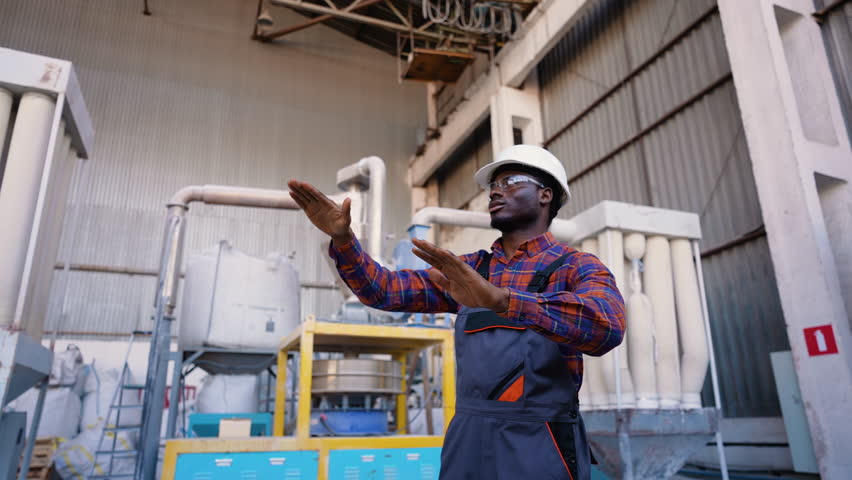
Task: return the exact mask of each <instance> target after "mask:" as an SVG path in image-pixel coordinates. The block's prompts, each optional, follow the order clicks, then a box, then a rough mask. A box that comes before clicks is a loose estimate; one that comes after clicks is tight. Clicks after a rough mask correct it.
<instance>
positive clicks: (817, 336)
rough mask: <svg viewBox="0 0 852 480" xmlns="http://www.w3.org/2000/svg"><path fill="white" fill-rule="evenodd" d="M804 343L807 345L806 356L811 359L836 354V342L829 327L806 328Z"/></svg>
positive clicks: (832, 330)
mask: <svg viewBox="0 0 852 480" xmlns="http://www.w3.org/2000/svg"><path fill="white" fill-rule="evenodd" d="M805 343H806V344H807V345H808V355H810V356H812V357H815V356H817V355H828V354H830V353H837V341H836V340H835V339H834V329H832V328H831V325H822V326H820V327H811V328H806V329H805Z"/></svg>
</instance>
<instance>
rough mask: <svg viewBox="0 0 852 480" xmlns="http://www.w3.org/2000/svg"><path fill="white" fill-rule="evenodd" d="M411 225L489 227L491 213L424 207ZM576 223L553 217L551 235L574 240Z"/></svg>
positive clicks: (564, 239) (563, 239)
mask: <svg viewBox="0 0 852 480" xmlns="http://www.w3.org/2000/svg"><path fill="white" fill-rule="evenodd" d="M411 223H412V224H413V225H431V224H440V225H453V226H457V227H470V228H485V229H490V228H491V215H489V214H488V213H484V212H471V211H470V210H458V209H455V208H444V207H424V208H421V209H420V210H418V211H417V213H415V214H414V217H413V218H412V219H411ZM576 231H577V225H576V224H575V223H574V222H572V221H570V220H563V219H560V218H555V219H553V223H552V224H551V225H550V232H551V233H553V236H554V237H555V238H556V239H557V240H559V241H561V242H566V243H571V242H572V241H573V240H574V235H575V232H576Z"/></svg>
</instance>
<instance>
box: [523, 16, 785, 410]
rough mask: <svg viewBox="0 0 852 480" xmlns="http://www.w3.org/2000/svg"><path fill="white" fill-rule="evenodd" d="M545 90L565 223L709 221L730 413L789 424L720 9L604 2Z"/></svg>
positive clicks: (775, 307) (771, 293) (545, 71)
mask: <svg viewBox="0 0 852 480" xmlns="http://www.w3.org/2000/svg"><path fill="white" fill-rule="evenodd" d="M539 78H540V82H541V86H542V110H543V117H544V125H545V127H544V128H545V137H547V138H548V141H547V145H548V147H549V148H550V149H551V150H552V151H553V152H554V153H555V154H556V155H557V156H558V157H559V158H561V159H562V160H563V162H565V165H566V168H567V170H568V176H569V178H570V179H571V180H570V182H571V187H572V190H573V193H574V196H573V200H572V203H571V204H570V205H568V206H567V208H565V209H563V211H562V212H561V214H560V216H561V217H565V218H567V217H570V216H572V215H575V214H576V213H578V212H580V211H582V210H584V209H586V208H588V207H591V206H592V205H594V204H596V203H598V202H600V201H602V200H619V201H625V202H631V203H637V204H644V205H652V206H656V207H663V208H673V209H678V210H687V211H692V212H696V213H698V214H700V216H701V224H702V228H703V232H704V238H703V240H702V248H703V249H704V250H705V251H708V253H710V255H708V257H707V258H706V259H705V261H704V269H705V277H706V280H707V293H708V302H709V303H710V310H711V312H710V313H711V322H712V330H713V332H712V333H713V337H714V340H715V342H716V357H717V359H718V361H719V369H720V376H721V390H722V399H723V402H724V405H723V406H724V410H725V414H726V415H727V416H729V417H743V416H776V415H780V409H779V405H778V399H777V394H776V391H775V386H774V384H773V381H772V370H771V364H770V360H769V353H770V352H773V351H777V350H786V349H788V348H789V346H788V342H787V334H786V328H785V324H784V319H783V315H782V312H781V307H780V302H779V299H778V292H777V289H776V286H775V282H774V275H773V271H772V263H771V260H770V258H769V250H768V246H767V244H766V241H765V237H764V236H762V235H761V232H762V224H763V222H762V218H761V213H760V206H759V203H758V199H757V194H756V191H755V185H754V179H753V176H752V171H751V165H750V161H749V156H748V151H747V148H746V144H745V138H744V136H743V132H742V122H741V119H740V113H739V109H738V106H737V101H736V96H735V93H734V88H733V82H732V81H731V76H730V66H729V65H728V58H727V53H726V50H725V44H724V39H723V36H722V29H721V23H720V19H719V16H718V12H717V11H716V10H715V4H714V2H713V1H712V0H690V1H677V0H636V1H627V0H616V1H613V0H603V1H600V2H598V3H597V5H596V6H595V7H594V8H593V9H592V10H591V11H590V12H589V14H588V15H587V16H586V18H585V19H584V20H582V21H581V22H580V23H579V25H578V26H577V27H576V28H574V29H573V30H572V31H571V32H570V33H569V34H568V35H567V36H566V38H565V39H563V40H562V41H561V42H560V43H559V44H558V46H557V47H556V48H554V50H553V51H552V52H551V53H550V54H549V55H548V56H547V57H546V58H545V59H544V60H543V61H542V63H541V64H540V66H539ZM708 394H709V389H705V402H706V403H708V404H709V403H712V397H710V396H709V395H708Z"/></svg>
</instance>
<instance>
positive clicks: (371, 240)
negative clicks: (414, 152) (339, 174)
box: [358, 156, 387, 260]
mask: <svg viewBox="0 0 852 480" xmlns="http://www.w3.org/2000/svg"><path fill="white" fill-rule="evenodd" d="M358 170H360V171H361V173H362V174H363V175H366V176H367V177H368V178H369V179H370V189H369V195H370V210H369V212H368V213H367V214H368V215H369V216H370V218H369V220H368V223H369V225H370V226H369V229H370V233H369V234H368V238H367V251H368V252H369V253H370V255H371V256H373V258H375V259H377V260H378V259H381V258H383V256H382V253H383V252H382V240H383V239H384V235H385V234H384V206H385V183H387V171H386V170H385V162H383V161H382V159H381V158H379V157H375V156H373V157H365V158H362V159H361V160H359V161H358Z"/></svg>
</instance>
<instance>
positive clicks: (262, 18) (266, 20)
mask: <svg viewBox="0 0 852 480" xmlns="http://www.w3.org/2000/svg"><path fill="white" fill-rule="evenodd" d="M273 23H275V22H273V21H272V15H270V14H269V9H268V8H266V7H264V8H263V11H262V12H260V15H258V17H257V24H258V25H259V26H261V27H270V26H272V24H273Z"/></svg>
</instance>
